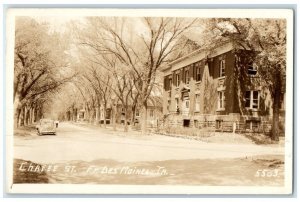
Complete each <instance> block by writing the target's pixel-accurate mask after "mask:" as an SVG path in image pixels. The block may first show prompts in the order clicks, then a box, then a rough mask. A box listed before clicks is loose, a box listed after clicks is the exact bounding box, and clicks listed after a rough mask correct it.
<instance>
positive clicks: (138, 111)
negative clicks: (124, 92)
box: [135, 109, 140, 117]
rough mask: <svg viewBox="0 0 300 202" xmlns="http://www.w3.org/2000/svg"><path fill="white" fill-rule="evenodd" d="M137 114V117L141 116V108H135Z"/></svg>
mask: <svg viewBox="0 0 300 202" xmlns="http://www.w3.org/2000/svg"><path fill="white" fill-rule="evenodd" d="M135 116H137V117H139V116H140V110H138V109H136V110H135Z"/></svg>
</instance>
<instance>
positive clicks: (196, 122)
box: [194, 120, 199, 128]
mask: <svg viewBox="0 0 300 202" xmlns="http://www.w3.org/2000/svg"><path fill="white" fill-rule="evenodd" d="M194 127H195V128H199V121H198V120H194Z"/></svg>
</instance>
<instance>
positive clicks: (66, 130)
mask: <svg viewBox="0 0 300 202" xmlns="http://www.w3.org/2000/svg"><path fill="white" fill-rule="evenodd" d="M119 134H122V135H119ZM14 145H15V150H14V156H15V158H20V159H26V160H31V161H34V162H37V163H59V162H65V161H71V160H84V161H93V160H97V159H112V160H116V161H120V162H136V161H164V160H184V159H212V158H238V157H241V158H244V157H247V156H255V155H268V154H272V155H281V154H283V153H284V148H283V147H280V146H260V145H255V144H220V143H206V142H201V141H197V140H188V139H181V138H174V137H168V136H162V135H149V136H139V135H138V134H131V133H130V132H129V133H128V135H123V132H121V133H120V132H119V133H118V132H112V131H110V130H109V129H101V128H87V127H85V126H84V125H83V126H80V125H75V124H71V123H61V124H60V125H59V128H58V131H57V135H56V136H53V135H45V136H30V137H26V138H24V137H23V138H15V144H14Z"/></svg>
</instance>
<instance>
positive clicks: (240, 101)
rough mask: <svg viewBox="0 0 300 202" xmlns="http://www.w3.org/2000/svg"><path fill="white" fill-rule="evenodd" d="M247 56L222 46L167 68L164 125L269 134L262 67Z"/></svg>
mask: <svg viewBox="0 0 300 202" xmlns="http://www.w3.org/2000/svg"><path fill="white" fill-rule="evenodd" d="M251 55H252V54H251V52H250V51H247V50H242V49H237V48H236V46H234V44H233V43H230V42H226V43H223V44H218V45H217V46H215V47H214V48H212V49H210V50H209V51H208V50H203V49H198V50H196V51H194V52H192V53H190V54H188V55H185V56H183V57H181V58H179V59H177V60H175V61H173V62H171V63H170V64H169V65H168V67H167V68H165V69H163V74H164V95H163V114H164V115H165V117H166V120H167V124H169V125H171V126H183V127H196V128H210V127H211V128H213V129H215V130H222V131H233V130H234V131H235V130H242V131H262V132H265V131H268V130H270V127H271V125H270V120H271V115H272V107H271V104H272V99H271V97H270V93H269V91H268V90H267V89H265V88H263V87H262V85H261V79H262V78H260V76H259V75H258V71H257V70H258V68H260V67H258V66H257V65H255V63H253V58H252V57H251ZM283 93H284V92H283ZM283 103H284V102H283ZM282 114H284V104H283V107H282ZM282 119H284V118H282Z"/></svg>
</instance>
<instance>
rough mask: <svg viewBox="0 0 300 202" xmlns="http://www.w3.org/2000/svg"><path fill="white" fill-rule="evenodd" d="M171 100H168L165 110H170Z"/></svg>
mask: <svg viewBox="0 0 300 202" xmlns="http://www.w3.org/2000/svg"><path fill="white" fill-rule="evenodd" d="M170 105H171V100H168V105H167V110H168V111H170Z"/></svg>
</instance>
